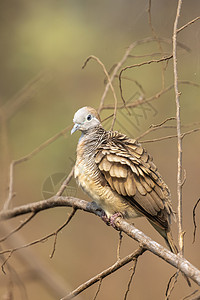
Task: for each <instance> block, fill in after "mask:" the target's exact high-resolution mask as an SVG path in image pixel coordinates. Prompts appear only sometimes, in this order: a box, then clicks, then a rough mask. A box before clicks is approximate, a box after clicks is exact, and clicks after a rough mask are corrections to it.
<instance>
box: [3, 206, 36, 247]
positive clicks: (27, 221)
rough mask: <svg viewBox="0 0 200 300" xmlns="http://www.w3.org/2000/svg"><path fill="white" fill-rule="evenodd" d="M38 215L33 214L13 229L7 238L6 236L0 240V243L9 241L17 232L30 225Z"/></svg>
mask: <svg viewBox="0 0 200 300" xmlns="http://www.w3.org/2000/svg"><path fill="white" fill-rule="evenodd" d="M35 215H36V213H34V212H33V213H32V214H31V215H30V216H29V217H28V218H26V219H25V220H24V221H23V222H22V223H21V224H20V225H19V226H18V227H17V228H15V229H13V230H12V231H10V232H9V234H7V235H6V236H4V237H3V238H1V239H0V243H1V242H4V241H5V240H7V239H8V238H9V237H10V236H11V235H12V234H14V233H16V232H17V231H19V230H20V229H21V228H22V227H24V226H25V225H26V224H27V223H29V222H30V221H31V220H32V219H33V218H34V217H35Z"/></svg>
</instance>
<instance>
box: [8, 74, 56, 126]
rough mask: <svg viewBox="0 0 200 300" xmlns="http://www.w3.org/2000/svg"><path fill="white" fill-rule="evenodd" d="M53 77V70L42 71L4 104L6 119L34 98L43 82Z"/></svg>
mask: <svg viewBox="0 0 200 300" xmlns="http://www.w3.org/2000/svg"><path fill="white" fill-rule="evenodd" d="M51 79H52V72H51V71H50V70H44V71H41V72H39V73H38V74H37V75H36V76H35V77H34V78H33V79H31V80H30V81H29V82H28V83H27V84H26V85H25V86H24V87H23V88H22V89H21V90H20V91H19V92H18V93H17V94H16V95H15V96H14V97H13V98H11V99H10V100H9V101H7V102H6V103H5V104H4V106H3V110H4V114H5V117H6V119H7V120H8V119H9V118H11V117H12V116H13V115H14V114H15V112H16V111H17V110H18V109H19V108H20V107H21V106H22V105H23V104H24V103H26V102H27V101H28V100H30V99H32V98H33V97H34V96H35V94H36V93H37V92H38V90H39V87H40V86H41V84H46V83H47V82H49V81H50V80H51Z"/></svg>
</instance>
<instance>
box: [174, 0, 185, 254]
mask: <svg viewBox="0 0 200 300" xmlns="http://www.w3.org/2000/svg"><path fill="white" fill-rule="evenodd" d="M181 5H182V0H179V1H178V7H177V12H176V18H175V21H174V30H173V37H172V42H173V66H174V91H175V98H176V99H175V100H176V125H177V147H178V166H177V196H178V230H179V239H178V240H179V250H180V253H181V254H183V247H184V243H183V220H182V219H183V215H182V137H181V116H180V99H179V97H180V92H179V90H178V72H177V53H176V51H177V49H176V47H177V42H176V38H177V26H178V19H179V16H180V11H181Z"/></svg>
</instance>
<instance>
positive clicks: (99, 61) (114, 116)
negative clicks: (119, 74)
mask: <svg viewBox="0 0 200 300" xmlns="http://www.w3.org/2000/svg"><path fill="white" fill-rule="evenodd" d="M91 59H94V60H96V61H97V62H98V64H99V65H100V66H101V67H102V68H103V71H104V73H105V75H106V77H107V79H108V83H109V86H110V88H111V90H112V93H113V97H114V101H115V105H114V115H113V120H112V125H111V130H112V129H113V126H114V124H115V120H116V115H117V96H116V93H115V90H114V87H113V85H112V80H111V79H110V76H109V74H108V72H107V70H106V68H105V66H104V64H103V63H102V61H101V60H100V59H99V58H98V57H96V56H94V55H91V56H89V57H88V58H87V59H86V61H85V62H84V64H83V67H82V69H84V68H85V66H86V65H87V63H88V62H89V61H90V60H91Z"/></svg>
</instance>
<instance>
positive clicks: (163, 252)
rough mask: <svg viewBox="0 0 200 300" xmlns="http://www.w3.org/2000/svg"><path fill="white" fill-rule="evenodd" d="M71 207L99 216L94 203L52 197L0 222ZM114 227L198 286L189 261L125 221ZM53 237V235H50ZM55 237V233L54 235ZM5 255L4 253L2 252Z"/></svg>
mask: <svg viewBox="0 0 200 300" xmlns="http://www.w3.org/2000/svg"><path fill="white" fill-rule="evenodd" d="M59 206H60V207H61V206H62V207H63V206H65V207H73V208H74V209H81V210H84V211H87V212H90V213H93V214H95V215H97V216H101V212H100V210H99V208H98V209H97V207H96V206H95V205H94V203H90V202H87V201H85V200H82V199H78V198H74V197H56V196H54V197H52V198H49V199H47V200H42V201H39V202H34V203H30V204H26V205H22V206H19V207H16V208H13V209H10V210H7V211H3V212H1V213H0V220H6V219H10V218H14V217H16V216H20V215H23V214H27V213H33V212H35V213H38V212H40V211H42V210H46V209H49V208H53V207H59ZM115 226H116V228H117V229H118V230H120V231H123V232H124V233H126V234H127V235H128V236H129V237H131V238H133V239H134V240H136V241H137V242H138V243H139V244H140V245H141V246H142V247H143V248H145V249H147V250H149V251H150V252H152V253H153V254H155V255H157V256H158V257H160V258H162V259H163V260H164V261H166V262H167V263H169V264H171V265H172V266H174V267H175V268H177V269H179V270H180V271H181V272H182V273H184V274H185V275H186V276H187V277H189V278H191V279H192V280H193V281H194V282H196V283H197V284H198V285H200V271H199V270H198V269H197V268H195V267H194V266H193V265H192V264H191V263H190V262H189V261H187V260H186V259H185V258H183V257H180V256H178V255H175V254H173V253H172V252H170V251H169V250H167V249H166V248H164V247H163V246H161V245H159V244H158V243H156V242H155V241H153V240H152V239H151V238H149V237H147V236H146V235H145V234H144V233H142V232H141V231H140V230H138V229H137V228H135V227H134V226H133V225H130V224H129V223H127V222H126V221H125V220H123V219H121V218H117V219H116V221H115ZM52 235H53V234H52ZM54 235H55V233H54ZM4 253H5V251H4Z"/></svg>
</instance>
